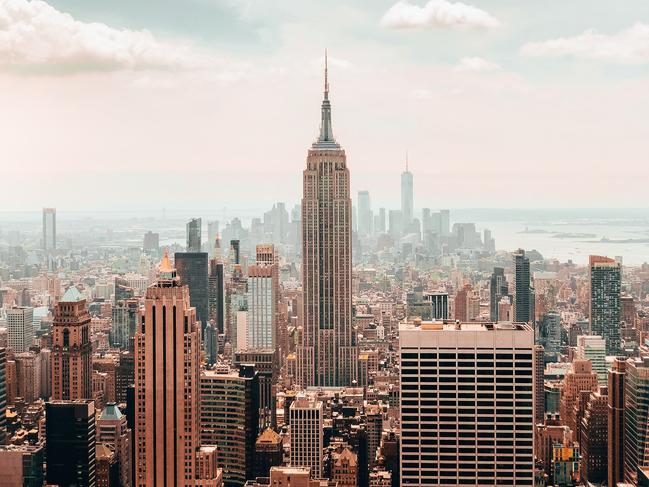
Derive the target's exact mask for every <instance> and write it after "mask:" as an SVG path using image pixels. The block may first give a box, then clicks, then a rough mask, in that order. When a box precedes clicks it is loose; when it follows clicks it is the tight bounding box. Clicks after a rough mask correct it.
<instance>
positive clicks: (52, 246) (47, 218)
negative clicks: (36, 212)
mask: <svg viewBox="0 0 649 487" xmlns="http://www.w3.org/2000/svg"><path fill="white" fill-rule="evenodd" d="M43 250H56V208H43Z"/></svg>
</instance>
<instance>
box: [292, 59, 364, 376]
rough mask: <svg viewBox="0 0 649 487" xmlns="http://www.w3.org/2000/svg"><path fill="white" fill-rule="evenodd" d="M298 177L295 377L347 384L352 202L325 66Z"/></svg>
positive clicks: (352, 367)
mask: <svg viewBox="0 0 649 487" xmlns="http://www.w3.org/2000/svg"><path fill="white" fill-rule="evenodd" d="M303 175H304V179H303V181H304V185H303V189H304V194H303V198H302V280H303V287H302V288H303V294H304V313H303V316H304V331H303V334H302V343H301V345H300V347H299V348H298V360H299V367H298V369H299V370H298V375H299V376H298V380H299V381H300V383H301V384H302V385H305V386H311V385H317V386H344V385H350V384H351V382H352V380H354V378H355V376H356V368H357V367H356V366H357V357H358V349H357V347H356V339H355V336H354V333H353V328H352V302H351V298H352V245H351V238H352V234H351V223H352V222H351V218H352V208H351V206H352V203H351V198H350V196H349V169H348V168H347V156H346V155H345V151H344V149H343V148H342V147H341V146H340V145H339V144H338V143H337V142H336V141H335V139H334V136H333V132H332V128H331V103H330V101H329V84H328V80H327V70H326V68H325V91H324V100H323V102H322V120H321V125H320V135H319V136H318V139H317V140H316V141H315V142H314V143H313V145H312V146H311V149H309V153H308V156H307V167H306V169H305V170H304V173H303Z"/></svg>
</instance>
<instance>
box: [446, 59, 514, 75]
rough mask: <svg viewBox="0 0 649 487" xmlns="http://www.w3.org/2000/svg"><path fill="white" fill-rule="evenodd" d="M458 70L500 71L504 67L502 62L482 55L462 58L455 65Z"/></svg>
mask: <svg viewBox="0 0 649 487" xmlns="http://www.w3.org/2000/svg"><path fill="white" fill-rule="evenodd" d="M455 69H457V70H458V71H474V72H479V71H500V70H501V69H502V67H501V66H500V64H497V63H494V62H491V61H487V60H486V59H482V58H480V57H465V58H462V59H461V60H460V63H459V64H458V65H457V66H456V67H455Z"/></svg>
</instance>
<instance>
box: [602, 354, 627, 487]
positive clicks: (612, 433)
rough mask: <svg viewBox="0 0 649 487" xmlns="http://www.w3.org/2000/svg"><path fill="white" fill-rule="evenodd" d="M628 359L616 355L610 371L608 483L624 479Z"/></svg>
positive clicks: (613, 483)
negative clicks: (625, 392)
mask: <svg viewBox="0 0 649 487" xmlns="http://www.w3.org/2000/svg"><path fill="white" fill-rule="evenodd" d="M625 377H626V360H625V359H624V358H623V357H616V358H615V361H614V362H613V368H612V369H611V370H609V372H608V462H607V463H608V485H611V486H612V485H617V484H618V483H619V482H622V481H623V480H624V407H625V406H624V387H625V386H624V380H625Z"/></svg>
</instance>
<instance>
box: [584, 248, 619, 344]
mask: <svg viewBox="0 0 649 487" xmlns="http://www.w3.org/2000/svg"><path fill="white" fill-rule="evenodd" d="M589 267H590V332H591V334H593V335H600V336H601V337H602V338H604V340H605V341H606V353H607V354H616V353H618V351H619V350H620V292H621V285H622V270H621V266H620V263H619V262H616V261H615V260H614V259H609V258H608V257H601V256H596V255H591V256H590V259H589Z"/></svg>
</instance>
